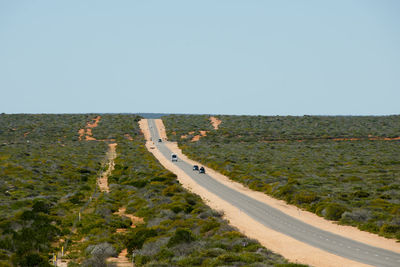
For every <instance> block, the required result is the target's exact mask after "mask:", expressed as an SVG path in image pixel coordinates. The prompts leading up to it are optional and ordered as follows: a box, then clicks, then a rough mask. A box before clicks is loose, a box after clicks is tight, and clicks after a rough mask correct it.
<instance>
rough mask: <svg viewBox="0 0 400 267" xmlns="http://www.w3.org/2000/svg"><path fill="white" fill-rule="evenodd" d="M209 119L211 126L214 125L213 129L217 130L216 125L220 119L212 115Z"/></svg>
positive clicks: (217, 125) (219, 122)
mask: <svg viewBox="0 0 400 267" xmlns="http://www.w3.org/2000/svg"><path fill="white" fill-rule="evenodd" d="M210 121H211V124H212V126H213V127H214V130H218V127H219V125H220V124H221V122H222V121H221V120H220V119H218V118H216V117H213V116H211V117H210Z"/></svg>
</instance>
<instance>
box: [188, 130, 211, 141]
mask: <svg viewBox="0 0 400 267" xmlns="http://www.w3.org/2000/svg"><path fill="white" fill-rule="evenodd" d="M207 133H208V131H200V134H198V135H195V136H193V138H192V140H190V141H192V142H197V141H199V140H200V138H201V137H204V136H207Z"/></svg>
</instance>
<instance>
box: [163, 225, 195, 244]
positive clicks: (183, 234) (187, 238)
mask: <svg viewBox="0 0 400 267" xmlns="http://www.w3.org/2000/svg"><path fill="white" fill-rule="evenodd" d="M194 240H195V238H194V236H193V234H192V232H191V231H190V230H189V229H184V228H178V229H176V231H175V234H174V235H173V236H172V237H171V238H170V240H169V241H168V246H169V247H172V246H175V245H177V244H180V243H190V242H192V241H194Z"/></svg>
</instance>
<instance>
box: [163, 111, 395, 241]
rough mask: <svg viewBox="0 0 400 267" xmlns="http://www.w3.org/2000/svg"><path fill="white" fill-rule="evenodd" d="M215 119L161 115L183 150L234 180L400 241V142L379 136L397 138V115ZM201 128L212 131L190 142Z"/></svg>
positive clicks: (327, 216)
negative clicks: (216, 125) (215, 122)
mask: <svg viewBox="0 0 400 267" xmlns="http://www.w3.org/2000/svg"><path fill="white" fill-rule="evenodd" d="M217 117H218V118H219V119H221V120H222V124H221V125H220V126H219V130H217V131H215V130H212V129H211V126H210V125H209V122H208V121H207V120H208V116H191V115H170V116H166V117H163V121H164V124H165V126H166V130H167V134H168V138H169V139H170V140H172V141H178V143H179V145H180V147H181V148H182V150H183V152H184V153H185V154H187V155H188V156H189V157H191V158H192V159H195V160H198V161H200V162H202V163H203V164H205V165H208V166H209V167H211V168H214V169H216V170H218V171H220V172H222V173H223V174H225V175H227V176H229V177H230V178H231V179H233V180H235V181H238V182H241V183H243V184H245V185H246V186H248V187H249V188H251V189H254V190H257V191H261V192H265V193H267V194H269V195H272V196H274V197H276V198H279V199H284V200H286V201H287V202H288V203H290V204H294V205H297V206H299V207H301V208H303V209H306V210H309V211H311V212H314V213H316V214H318V215H320V216H323V217H325V218H327V219H329V220H335V221H339V223H342V224H347V225H353V226H357V227H358V228H360V229H362V230H365V231H370V232H373V233H378V234H380V235H383V236H386V237H391V238H396V239H398V240H400V140H384V139H390V138H396V137H398V136H400V116H385V117H372V116H371V117H345V116H338V117H333V116H332V117H322V116H303V117H292V116H289V117H281V116H274V117H266V116H217ZM201 130H208V131H210V132H208V133H207V136H206V137H202V138H201V139H200V140H199V141H198V142H191V141H190V140H191V137H192V136H194V135H196V134H198V133H199V131H201ZM190 132H192V134H189V133H190ZM193 132H194V133H193ZM182 135H187V136H188V137H187V138H181V136H182Z"/></svg>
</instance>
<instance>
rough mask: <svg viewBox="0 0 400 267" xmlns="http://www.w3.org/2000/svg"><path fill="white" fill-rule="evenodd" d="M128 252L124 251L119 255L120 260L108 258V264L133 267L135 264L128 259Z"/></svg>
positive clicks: (118, 266)
mask: <svg viewBox="0 0 400 267" xmlns="http://www.w3.org/2000/svg"><path fill="white" fill-rule="evenodd" d="M127 255H128V250H127V249H124V250H122V251H121V253H119V255H118V258H108V259H107V262H108V263H113V264H115V265H116V266H117V267H132V266H134V264H133V263H132V262H131V261H130V260H129V259H128V257H127Z"/></svg>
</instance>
